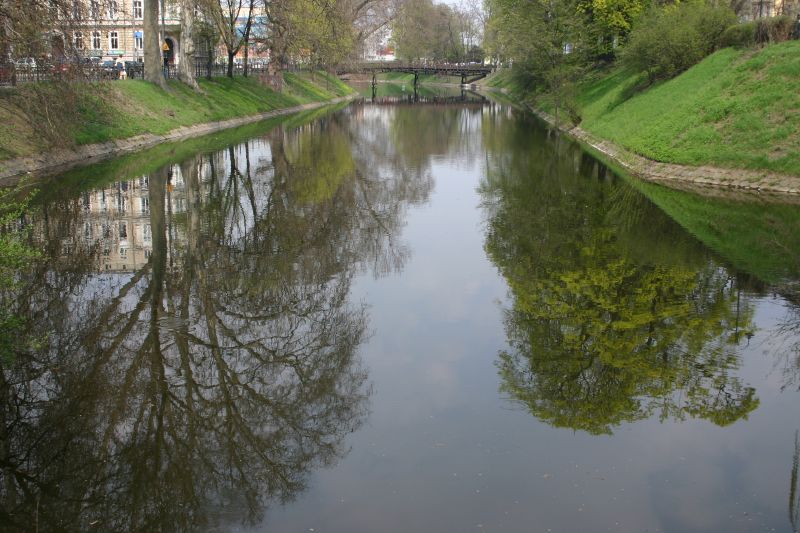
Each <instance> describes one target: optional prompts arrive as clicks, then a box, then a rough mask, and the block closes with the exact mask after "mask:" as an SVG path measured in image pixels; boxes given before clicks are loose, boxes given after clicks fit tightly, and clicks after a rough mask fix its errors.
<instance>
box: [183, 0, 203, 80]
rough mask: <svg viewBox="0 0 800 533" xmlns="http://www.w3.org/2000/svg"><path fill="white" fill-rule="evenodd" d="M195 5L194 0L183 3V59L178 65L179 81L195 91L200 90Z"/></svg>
mask: <svg viewBox="0 0 800 533" xmlns="http://www.w3.org/2000/svg"><path fill="white" fill-rule="evenodd" d="M194 19H195V4H194V2H193V1H192V0H184V1H183V2H181V50H182V51H183V57H182V58H181V62H180V63H179V65H178V79H179V80H181V81H182V82H183V83H185V84H186V85H188V86H189V87H191V88H192V89H194V90H196V91H197V90H200V87H199V86H198V85H197V81H196V80H195V68H196V66H195V63H194V62H195V59H194V52H195V46H194V45H195V42H194Z"/></svg>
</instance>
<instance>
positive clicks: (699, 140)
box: [577, 41, 800, 176]
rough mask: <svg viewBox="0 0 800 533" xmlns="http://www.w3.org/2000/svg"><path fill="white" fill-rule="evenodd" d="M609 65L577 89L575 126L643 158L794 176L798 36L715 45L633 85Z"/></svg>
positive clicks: (798, 165) (798, 149) (798, 170)
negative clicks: (756, 44) (641, 86)
mask: <svg viewBox="0 0 800 533" xmlns="http://www.w3.org/2000/svg"><path fill="white" fill-rule="evenodd" d="M639 82H640V79H639V77H638V76H636V75H632V74H631V73H629V72H625V71H624V70H615V71H612V72H610V73H605V74H604V75H598V76H596V77H595V78H594V79H591V80H588V81H586V82H585V83H583V84H582V85H581V86H580V87H579V90H578V96H577V100H578V105H579V107H580V110H581V116H582V119H583V121H582V123H581V127H583V128H584V129H585V130H587V131H589V132H591V133H593V134H595V135H598V136H599V137H603V138H606V139H609V140H611V141H613V142H615V143H617V144H619V145H621V146H623V147H625V148H628V149H629V150H632V151H634V152H636V153H639V154H641V155H644V156H646V157H648V158H651V159H655V160H658V161H665V162H670V163H680V164H686V165H708V164H710V165H715V166H720V167H731V168H747V169H763V170H772V171H777V172H782V173H786V174H792V175H798V176H800V42H798V41H790V42H785V43H780V44H776V45H772V46H769V47H766V48H763V49H761V50H755V51H754V50H734V49H731V48H728V49H724V50H720V51H718V52H717V53H715V54H713V55H711V56H710V57H708V58H706V59H705V60H704V61H702V62H701V63H699V64H697V65H695V66H694V67H693V68H691V69H689V70H688V71H686V72H684V73H683V74H681V75H680V76H678V77H676V78H674V79H672V80H669V81H666V82H663V83H660V84H658V85H656V86H653V87H650V88H647V89H646V90H643V91H637V84H638V83H639Z"/></svg>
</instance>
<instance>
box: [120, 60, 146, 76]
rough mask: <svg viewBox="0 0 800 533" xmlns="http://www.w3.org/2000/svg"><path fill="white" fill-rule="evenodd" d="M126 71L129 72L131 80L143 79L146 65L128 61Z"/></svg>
mask: <svg viewBox="0 0 800 533" xmlns="http://www.w3.org/2000/svg"><path fill="white" fill-rule="evenodd" d="M125 70H126V71H127V72H128V77H129V78H133V77H136V78H141V77H142V73H144V63H143V62H141V61H126V62H125Z"/></svg>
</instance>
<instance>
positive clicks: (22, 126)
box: [0, 72, 353, 159]
mask: <svg viewBox="0 0 800 533" xmlns="http://www.w3.org/2000/svg"><path fill="white" fill-rule="evenodd" d="M284 81H285V84H284V90H283V92H281V93H277V92H274V91H272V90H270V89H268V88H267V87H265V86H264V85H262V84H261V83H259V82H258V80H256V79H253V78H234V79H229V78H214V79H212V80H205V79H203V80H199V83H200V88H201V90H202V91H201V92H195V91H193V90H191V89H189V88H188V87H187V86H185V85H183V84H182V83H179V82H177V81H174V82H170V84H169V87H170V90H169V91H163V90H161V89H159V88H158V87H156V86H155V85H152V84H150V83H146V82H143V81H140V80H128V81H124V82H123V81H120V82H107V83H96V84H86V85H85V86H81V87H80V88H79V94H78V97H77V106H76V111H75V112H74V114H73V115H72V116H70V117H59V120H60V121H61V123H62V125H61V126H60V129H61V130H62V131H61V138H60V139H58V140H57V141H60V142H56V144H61V145H62V146H64V145H67V146H69V145H71V144H72V145H84V144H92V143H100V142H105V141H109V140H115V139H124V138H127V137H132V136H134V135H138V134H142V133H153V134H164V133H167V132H169V131H170V130H173V129H175V128H178V127H181V126H190V125H194V124H201V123H205V122H212V121H218V120H225V119H230V118H235V117H243V116H248V115H254V114H257V113H263V112H266V111H271V110H275V109H282V108H287V107H292V106H296V105H300V104H305V103H310V102H321V101H325V100H330V99H333V98H336V97H339V96H344V95H347V94H350V93H352V92H353V91H352V89H351V88H350V87H348V86H347V85H345V84H344V83H342V82H341V81H340V80H338V79H337V78H336V77H334V76H331V75H328V74H326V73H323V72H317V73H313V74H312V73H307V72H302V73H286V74H285V75H284ZM31 90H34V88H31V87H24V86H23V87H21V88H19V89H18V91H19V92H11V91H9V92H6V93H4V94H2V95H1V96H0V159H10V158H14V157H24V156H30V155H33V154H37V153H43V152H46V151H47V150H48V149H50V148H52V147H53V144H54V141H53V138H52V136H50V137H47V136H43V135H41V134H40V127H41V125H37V124H36V123H35V122H36V119H35V118H34V119H31V112H30V111H28V112H26V111H25V108H24V104H23V105H20V104H19V102H20V99H21V98H23V99H24V98H25V96H26V95H25V91H31ZM36 90H40V89H39V88H36ZM56 105H57V104H56Z"/></svg>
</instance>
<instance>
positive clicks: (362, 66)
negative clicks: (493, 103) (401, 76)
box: [336, 61, 493, 87]
mask: <svg viewBox="0 0 800 533" xmlns="http://www.w3.org/2000/svg"><path fill="white" fill-rule="evenodd" d="M492 70H493V67H491V66H485V65H481V64H480V63H462V64H454V63H441V64H424V65H419V64H404V63H398V62H394V61H392V62H381V61H374V62H365V63H356V64H352V65H346V66H342V67H341V68H340V69H339V70H338V71H337V72H336V73H337V74H338V75H342V74H372V83H373V84H374V83H375V82H376V79H375V76H376V75H377V74H379V73H381V72H402V73H405V74H413V75H414V86H415V87H416V85H417V84H418V83H419V77H420V75H421V74H431V75H438V76H455V77H460V78H461V84H462V85H464V84H468V83H473V82H475V81H478V80H479V79H481V78H485V77H486V76H488V75H489V74H491V73H492Z"/></svg>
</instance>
